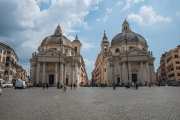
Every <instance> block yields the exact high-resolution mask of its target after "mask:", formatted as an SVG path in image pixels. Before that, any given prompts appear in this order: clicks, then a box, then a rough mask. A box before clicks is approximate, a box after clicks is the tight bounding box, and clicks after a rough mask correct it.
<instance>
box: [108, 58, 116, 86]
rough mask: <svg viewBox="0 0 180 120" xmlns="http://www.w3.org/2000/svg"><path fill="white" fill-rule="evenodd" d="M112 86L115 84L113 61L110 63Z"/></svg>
mask: <svg viewBox="0 0 180 120" xmlns="http://www.w3.org/2000/svg"><path fill="white" fill-rule="evenodd" d="M109 82H110V83H109V84H110V86H111V85H112V84H113V83H115V81H114V64H113V61H110V81H109Z"/></svg>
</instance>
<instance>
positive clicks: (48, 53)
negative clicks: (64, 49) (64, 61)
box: [37, 49, 62, 56]
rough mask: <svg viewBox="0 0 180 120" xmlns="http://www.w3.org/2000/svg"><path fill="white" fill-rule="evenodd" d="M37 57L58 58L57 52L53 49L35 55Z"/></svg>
mask: <svg viewBox="0 0 180 120" xmlns="http://www.w3.org/2000/svg"><path fill="white" fill-rule="evenodd" d="M60 55H62V54H61V53H60ZM37 56H59V52H58V51H56V50H53V49H47V50H45V51H43V52H40V53H38V54H37Z"/></svg>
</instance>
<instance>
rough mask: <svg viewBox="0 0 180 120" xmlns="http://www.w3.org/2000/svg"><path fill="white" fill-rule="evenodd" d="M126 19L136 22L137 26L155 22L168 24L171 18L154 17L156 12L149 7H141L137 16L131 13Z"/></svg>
mask: <svg viewBox="0 0 180 120" xmlns="http://www.w3.org/2000/svg"><path fill="white" fill-rule="evenodd" d="M128 18H129V19H130V20H132V21H134V22H137V23H138V24H139V25H152V24H155V23H157V22H166V23H168V22H170V21H171V20H172V18H170V17H163V16H161V15H156V12H155V11H154V10H153V8H152V7H151V6H150V7H148V6H143V7H141V8H140V11H139V13H138V14H134V13H131V14H129V15H128Z"/></svg>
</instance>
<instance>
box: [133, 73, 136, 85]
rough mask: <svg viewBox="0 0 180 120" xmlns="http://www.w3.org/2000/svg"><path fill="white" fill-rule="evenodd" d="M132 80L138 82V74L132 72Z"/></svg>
mask: <svg viewBox="0 0 180 120" xmlns="http://www.w3.org/2000/svg"><path fill="white" fill-rule="evenodd" d="M132 82H134V83H136V82H137V74H132Z"/></svg>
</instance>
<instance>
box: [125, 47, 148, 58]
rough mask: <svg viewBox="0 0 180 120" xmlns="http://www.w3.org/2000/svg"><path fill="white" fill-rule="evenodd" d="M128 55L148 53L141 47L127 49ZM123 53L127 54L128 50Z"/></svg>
mask: <svg viewBox="0 0 180 120" xmlns="http://www.w3.org/2000/svg"><path fill="white" fill-rule="evenodd" d="M127 53H128V55H129V56H130V55H148V53H147V52H146V51H144V50H141V49H139V48H132V49H130V50H128V51H127ZM122 55H126V52H124V53H123V54H122Z"/></svg>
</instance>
